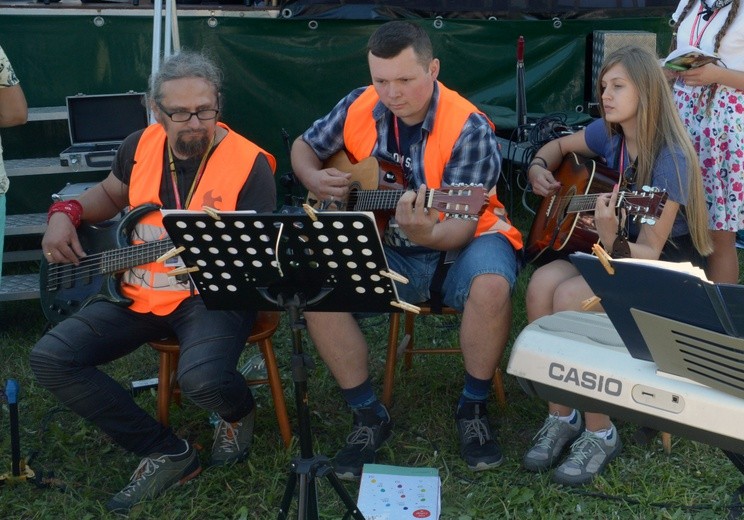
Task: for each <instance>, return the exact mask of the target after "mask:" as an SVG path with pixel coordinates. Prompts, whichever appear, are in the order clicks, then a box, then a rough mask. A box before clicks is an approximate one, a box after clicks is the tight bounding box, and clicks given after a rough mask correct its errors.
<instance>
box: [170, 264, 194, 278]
mask: <svg viewBox="0 0 744 520" xmlns="http://www.w3.org/2000/svg"><path fill="white" fill-rule="evenodd" d="M198 270H199V268H198V267H196V266H194V267H186V266H184V267H179V268H177V269H173V270H172V271H168V272H167V273H165V274H167V275H168V276H179V275H182V274H189V273H193V272H196V271H198Z"/></svg>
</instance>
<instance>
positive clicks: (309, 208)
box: [302, 204, 318, 222]
mask: <svg viewBox="0 0 744 520" xmlns="http://www.w3.org/2000/svg"><path fill="white" fill-rule="evenodd" d="M302 209H304V210H305V213H307V216H308V217H310V220H312V221H313V222H317V221H318V215H317V211H315V208H313V207H312V206H311V205H310V204H303V205H302Z"/></svg>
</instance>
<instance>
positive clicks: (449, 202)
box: [427, 184, 488, 218]
mask: <svg viewBox="0 0 744 520" xmlns="http://www.w3.org/2000/svg"><path fill="white" fill-rule="evenodd" d="M487 205H488V195H487V193H486V190H485V188H484V187H483V186H479V185H464V184H463V185H456V186H442V187H441V188H439V189H438V190H431V192H430V193H429V195H428V201H427V207H429V208H433V209H436V210H437V211H440V212H443V213H445V214H447V215H454V216H460V217H471V218H477V217H478V215H480V214H481V213H483V210H484V209H485V208H486V206H487Z"/></svg>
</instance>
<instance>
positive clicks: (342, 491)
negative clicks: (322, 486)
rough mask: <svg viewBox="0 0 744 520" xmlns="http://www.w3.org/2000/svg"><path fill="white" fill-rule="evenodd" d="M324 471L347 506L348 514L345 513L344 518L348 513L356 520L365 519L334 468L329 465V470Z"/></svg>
mask: <svg viewBox="0 0 744 520" xmlns="http://www.w3.org/2000/svg"><path fill="white" fill-rule="evenodd" d="M324 473H325V477H326V478H327V479H328V482H330V483H331V486H333V489H334V490H335V491H336V494H337V495H338V497H339V498H340V499H341V501H342V502H343V503H344V505H345V506H346V515H344V518H347V515H349V514H351V517H352V518H355V519H356V520H364V515H363V514H362V512H361V511H359V508H358V507H357V505H356V502H354V499H353V498H351V496H349V493H348V492H347V491H346V488H345V487H344V485H343V484H342V483H341V480H339V478H338V477H337V476H336V474H335V473H334V472H333V468H330V467H329V468H328V470H327V471H325V472H324Z"/></svg>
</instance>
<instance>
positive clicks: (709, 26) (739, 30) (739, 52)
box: [672, 0, 744, 283]
mask: <svg viewBox="0 0 744 520" xmlns="http://www.w3.org/2000/svg"><path fill="white" fill-rule="evenodd" d="M739 3H740V0H681V2H680V4H679V5H678V6H677V10H676V11H675V13H674V15H673V16H672V18H673V20H674V22H675V24H674V39H673V45H676V46H677V47H682V46H687V45H691V46H693V47H698V48H699V49H701V50H702V51H705V52H708V53H715V54H717V55H718V57H719V60H718V61H717V62H715V63H709V64H707V65H704V66H702V67H698V68H691V69H689V70H686V71H681V72H677V73H675V74H674V76H676V78H675V79H676V81H675V84H674V95H675V101H676V103H677V108H678V109H679V113H680V117H681V118H682V122H683V123H684V126H685V127H686V128H687V130H688V132H689V134H690V137H691V138H692V142H693V145H694V147H695V150H696V152H697V154H698V157H699V160H700V169H701V172H702V175H703V184H704V188H705V196H706V199H707V203H708V213H709V215H710V218H709V227H710V229H711V233H712V238H713V254H712V255H711V256H710V257H708V266H707V269H706V271H707V275H708V278H710V279H711V280H713V281H714V282H725V283H738V282H739V262H738V255H737V252H736V232H737V231H738V230H740V229H744V147H742V141H743V140H744V12H742V10H740V9H739Z"/></svg>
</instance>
